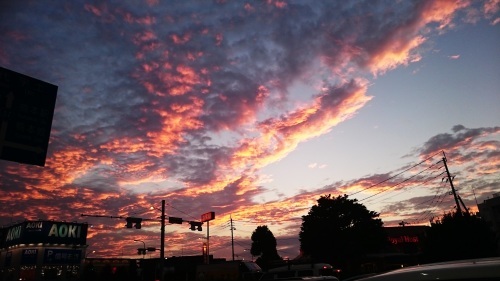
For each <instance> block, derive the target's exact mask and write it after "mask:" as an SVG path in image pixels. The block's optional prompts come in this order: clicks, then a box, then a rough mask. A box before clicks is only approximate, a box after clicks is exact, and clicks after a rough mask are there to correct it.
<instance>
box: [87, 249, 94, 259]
mask: <svg viewBox="0 0 500 281" xmlns="http://www.w3.org/2000/svg"><path fill="white" fill-rule="evenodd" d="M93 253H95V250H94V251H91V252H88V253H86V254H85V258H87V257H88V256H89V255H90V254H93Z"/></svg>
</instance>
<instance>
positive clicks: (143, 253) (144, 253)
mask: <svg viewBox="0 0 500 281" xmlns="http://www.w3.org/2000/svg"><path fill="white" fill-rule="evenodd" d="M134 242H142V245H143V246H144V248H142V250H143V251H142V258H143V259H144V256H145V255H146V243H144V241H142V240H137V239H134Z"/></svg>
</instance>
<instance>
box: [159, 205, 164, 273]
mask: <svg viewBox="0 0 500 281" xmlns="http://www.w3.org/2000/svg"><path fill="white" fill-rule="evenodd" d="M160 239H161V241H160V266H161V269H160V274H161V275H160V280H161V281H163V280H164V277H163V265H164V264H165V200H161V238H160Z"/></svg>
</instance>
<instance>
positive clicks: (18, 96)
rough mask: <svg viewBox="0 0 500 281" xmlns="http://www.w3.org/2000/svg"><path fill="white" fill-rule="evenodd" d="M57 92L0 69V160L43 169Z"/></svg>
mask: <svg viewBox="0 0 500 281" xmlns="http://www.w3.org/2000/svg"><path fill="white" fill-rule="evenodd" d="M57 88H58V87H57V86H56V85H52V84H49V83H47V82H44V81H41V80H38V79H35V78H32V77H29V76H26V75H24V74H20V73H17V72H14V71H11V70H8V69H5V68H3V67H0V159H4V160H8V161H14V162H19V163H24V164H31V165H38V166H45V158H46V156H47V148H48V145H49V138H50V130H51V127H52V118H53V116H54V108H55V104H56V96H57Z"/></svg>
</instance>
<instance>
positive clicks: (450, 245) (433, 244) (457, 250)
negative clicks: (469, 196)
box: [423, 212, 497, 262]
mask: <svg viewBox="0 0 500 281" xmlns="http://www.w3.org/2000/svg"><path fill="white" fill-rule="evenodd" d="M496 249H497V244H496V238H495V234H494V232H493V231H492V230H491V228H490V226H489V224H488V223H487V222H486V221H484V220H483V219H481V218H480V217H478V216H477V215H475V214H469V213H463V214H457V213H456V212H455V213H447V214H445V215H444V216H443V218H442V219H440V220H437V221H434V222H431V228H430V229H429V231H428V232H427V238H426V239H425V240H424V247H423V251H424V256H425V258H426V261H428V262H437V261H448V260H459V259H470V258H483V257H491V256H496V255H497V253H496Z"/></svg>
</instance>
